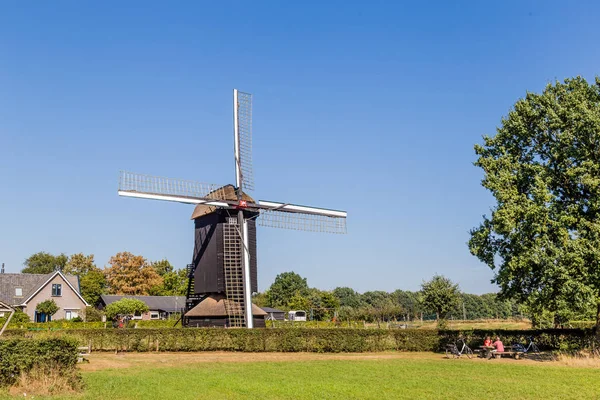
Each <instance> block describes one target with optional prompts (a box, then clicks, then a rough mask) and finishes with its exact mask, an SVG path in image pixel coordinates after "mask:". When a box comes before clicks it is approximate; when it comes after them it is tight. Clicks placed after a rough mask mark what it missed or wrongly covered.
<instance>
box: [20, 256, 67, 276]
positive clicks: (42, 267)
mask: <svg viewBox="0 0 600 400" xmlns="http://www.w3.org/2000/svg"><path fill="white" fill-rule="evenodd" d="M67 261H68V257H67V256H66V255H65V254H59V255H57V256H55V255H53V254H50V253H46V252H45V251H40V252H39V253H35V254H32V255H31V256H29V258H27V259H26V260H25V262H24V263H23V264H24V265H25V268H23V269H22V270H21V272H22V273H24V274H50V273H52V272H54V271H55V270H57V269H58V270H61V271H62V270H64V268H65V265H66V264H67Z"/></svg>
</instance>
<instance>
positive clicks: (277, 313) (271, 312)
mask: <svg viewBox="0 0 600 400" xmlns="http://www.w3.org/2000/svg"><path fill="white" fill-rule="evenodd" d="M261 308H262V309H263V310H264V312H266V313H267V316H266V317H265V319H266V320H267V321H283V320H285V311H282V310H278V309H276V308H271V307H261Z"/></svg>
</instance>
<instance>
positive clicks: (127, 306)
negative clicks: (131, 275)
mask: <svg viewBox="0 0 600 400" xmlns="http://www.w3.org/2000/svg"><path fill="white" fill-rule="evenodd" d="M147 311H148V306H147V305H146V303H144V302H143V301H141V300H138V299H130V298H127V297H124V298H122V299H121V300H118V301H115V302H114V303H110V304H109V305H107V306H106V308H105V310H104V312H105V314H106V318H108V319H113V318H115V317H117V316H119V315H121V316H128V317H131V316H134V315H136V314H138V315H139V314H143V313H145V312H147Z"/></svg>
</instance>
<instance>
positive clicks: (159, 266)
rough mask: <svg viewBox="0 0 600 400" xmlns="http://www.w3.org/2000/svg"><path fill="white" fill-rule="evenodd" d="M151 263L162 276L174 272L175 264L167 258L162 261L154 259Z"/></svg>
mask: <svg viewBox="0 0 600 400" xmlns="http://www.w3.org/2000/svg"><path fill="white" fill-rule="evenodd" d="M150 265H151V266H152V268H154V270H155V271H156V273H157V274H159V275H160V276H162V277H164V276H165V275H166V274H169V273H172V272H173V271H174V268H173V266H172V265H171V263H170V262H169V261H168V260H167V259H164V260H160V261H154V262H153V263H152V264H150Z"/></svg>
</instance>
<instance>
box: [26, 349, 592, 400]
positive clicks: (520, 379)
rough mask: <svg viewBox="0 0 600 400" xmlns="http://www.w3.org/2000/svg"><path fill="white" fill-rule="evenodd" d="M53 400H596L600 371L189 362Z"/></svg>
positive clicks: (126, 374)
mask: <svg viewBox="0 0 600 400" xmlns="http://www.w3.org/2000/svg"><path fill="white" fill-rule="evenodd" d="M84 379H85V382H86V384H87V388H86V390H85V391H84V393H82V394H78V395H68V396H63V397H52V398H53V399H59V398H60V399H63V398H64V399H114V400H120V399H165V400H168V399H173V400H186V399H256V398H260V399H439V398H444V399H473V398H485V399H506V398H511V399H547V398H552V399H596V398H598V396H599V395H600V371H599V370H598V369H594V368H576V367H565V366H557V365H548V364H546V363H539V364H533V363H520V362H519V361H513V360H506V361H504V360H500V361H498V360H496V361H494V360H491V361H484V360H467V359H464V360H463V359H460V360H446V359H443V358H441V356H440V357H439V358H437V357H435V358H432V357H428V358H423V359H419V358H415V357H411V358H406V359H404V358H399V359H373V360H365V359H361V360H310V361H308V360H307V361H279V362H265V361H262V362H225V363H220V362H217V363H206V362H205V363H191V364H185V365H183V364H182V365H181V366H177V367H166V366H163V367H161V366H157V365H156V364H153V365H148V366H135V367H131V368H127V369H123V368H115V369H101V370H97V371H87V372H84ZM36 398H40V397H37V396H36Z"/></svg>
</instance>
